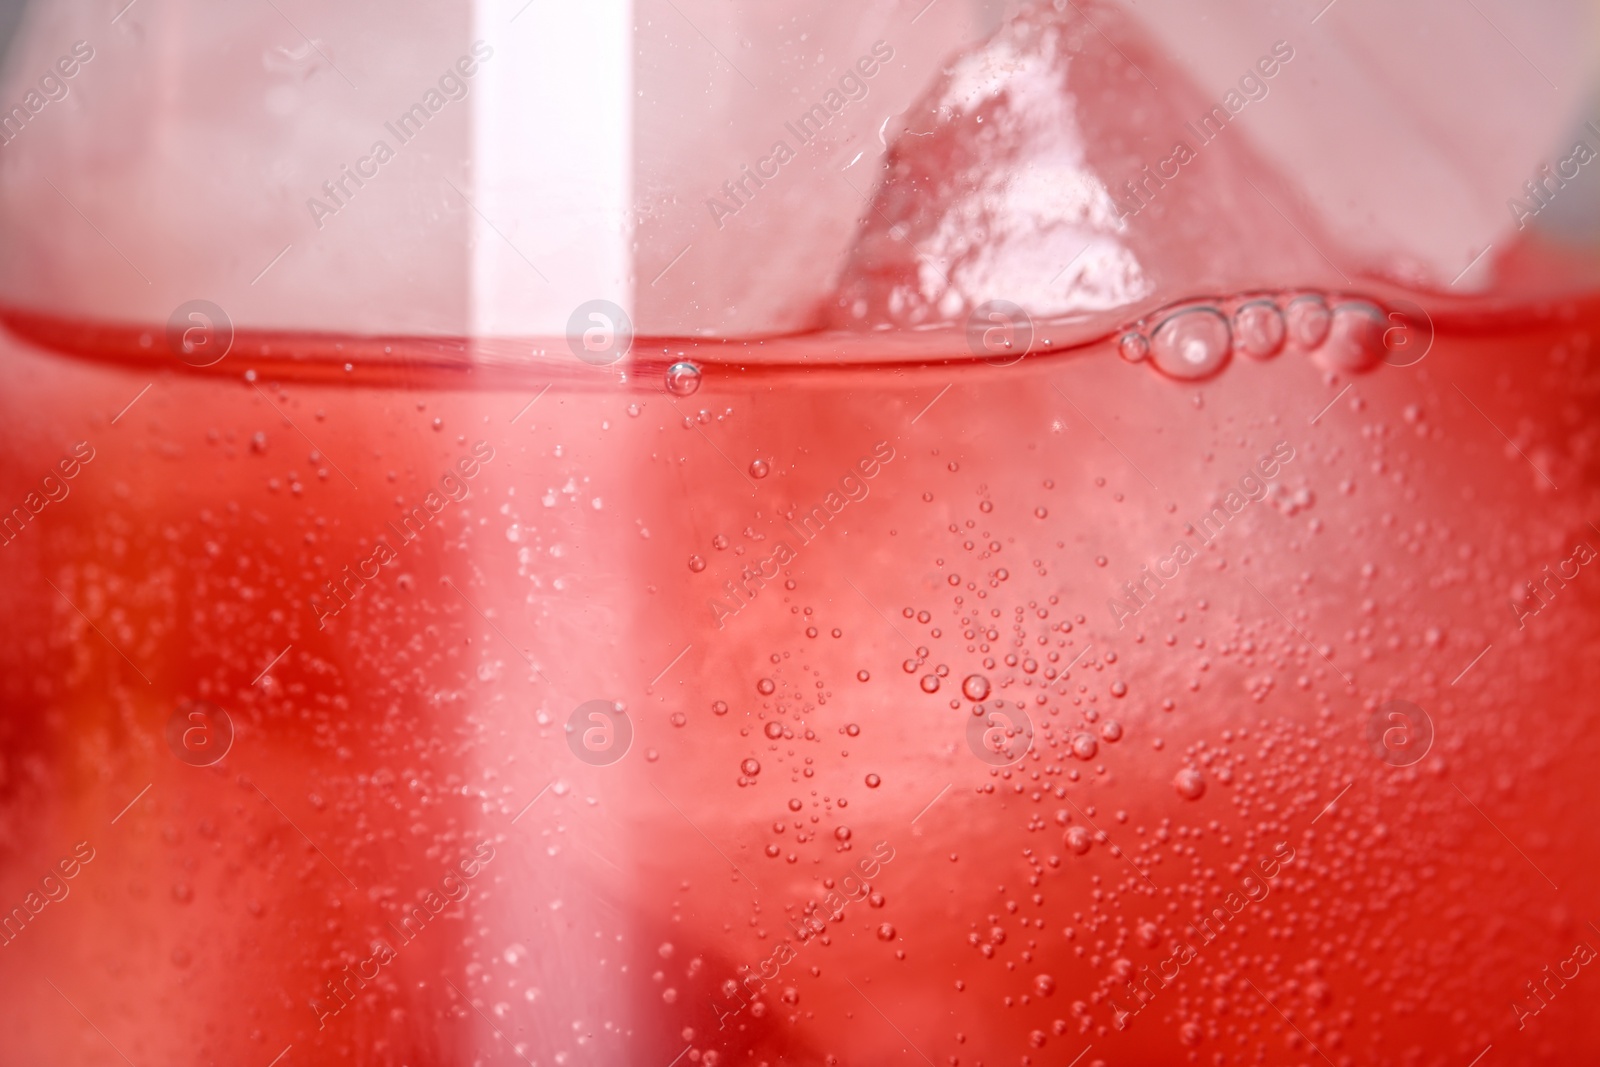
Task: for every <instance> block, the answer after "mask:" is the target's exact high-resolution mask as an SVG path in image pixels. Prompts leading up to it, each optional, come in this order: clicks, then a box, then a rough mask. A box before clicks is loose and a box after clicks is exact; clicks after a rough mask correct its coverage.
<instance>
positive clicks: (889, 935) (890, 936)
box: [878, 923, 895, 941]
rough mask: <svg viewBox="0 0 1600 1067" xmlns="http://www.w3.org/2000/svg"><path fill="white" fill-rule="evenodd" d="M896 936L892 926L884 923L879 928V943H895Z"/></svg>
mask: <svg viewBox="0 0 1600 1067" xmlns="http://www.w3.org/2000/svg"><path fill="white" fill-rule="evenodd" d="M894 935H895V931H894V926H893V925H892V924H890V923H884V924H883V925H882V926H880V927H878V940H879V941H893V940H894Z"/></svg>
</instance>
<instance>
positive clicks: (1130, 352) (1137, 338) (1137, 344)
mask: <svg viewBox="0 0 1600 1067" xmlns="http://www.w3.org/2000/svg"><path fill="white" fill-rule="evenodd" d="M1117 352H1118V353H1119V354H1120V355H1121V356H1122V358H1123V359H1125V360H1127V361H1128V362H1129V363H1139V362H1141V361H1143V360H1144V359H1145V358H1146V357H1148V356H1149V355H1150V342H1149V341H1146V340H1145V339H1144V334H1142V333H1136V332H1134V331H1132V330H1130V331H1128V332H1127V333H1125V334H1123V335H1122V340H1120V341H1118V342H1117Z"/></svg>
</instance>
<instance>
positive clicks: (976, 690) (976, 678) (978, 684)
mask: <svg viewBox="0 0 1600 1067" xmlns="http://www.w3.org/2000/svg"><path fill="white" fill-rule="evenodd" d="M961 692H962V694H963V695H964V696H965V697H966V698H967V699H968V700H982V699H983V698H984V697H987V696H988V695H989V679H987V678H985V677H984V676H983V675H981V674H969V675H967V676H966V678H965V679H963V680H962V682H961Z"/></svg>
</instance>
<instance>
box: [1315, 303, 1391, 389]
mask: <svg viewBox="0 0 1600 1067" xmlns="http://www.w3.org/2000/svg"><path fill="white" fill-rule="evenodd" d="M1384 328H1385V319H1384V315H1383V311H1382V310H1381V309H1380V308H1379V307H1378V306H1377V305H1376V304H1369V303H1367V302H1366V301H1365V300H1346V301H1345V302H1343V303H1341V304H1339V305H1338V306H1337V307H1335V308H1334V309H1333V319H1332V322H1331V324H1330V325H1329V327H1328V338H1327V341H1326V342H1325V343H1324V344H1323V345H1322V347H1321V348H1319V349H1317V353H1316V361H1317V362H1318V363H1319V364H1321V365H1322V366H1324V367H1326V368H1327V369H1328V370H1333V371H1347V372H1354V371H1364V370H1371V369H1372V368H1373V367H1375V366H1377V365H1378V361H1379V360H1381V359H1383V356H1384V346H1383V334H1384Z"/></svg>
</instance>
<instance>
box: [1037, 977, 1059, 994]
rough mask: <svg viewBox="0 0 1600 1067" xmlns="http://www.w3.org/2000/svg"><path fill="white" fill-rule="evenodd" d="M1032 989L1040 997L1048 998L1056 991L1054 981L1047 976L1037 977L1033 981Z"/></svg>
mask: <svg viewBox="0 0 1600 1067" xmlns="http://www.w3.org/2000/svg"><path fill="white" fill-rule="evenodd" d="M1033 989H1034V992H1036V993H1038V994H1039V995H1040V996H1041V997H1048V996H1049V995H1050V994H1051V993H1054V992H1055V991H1056V980H1055V979H1054V978H1052V977H1050V976H1049V975H1048V974H1041V975H1037V976H1035V977H1034V979H1033Z"/></svg>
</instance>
